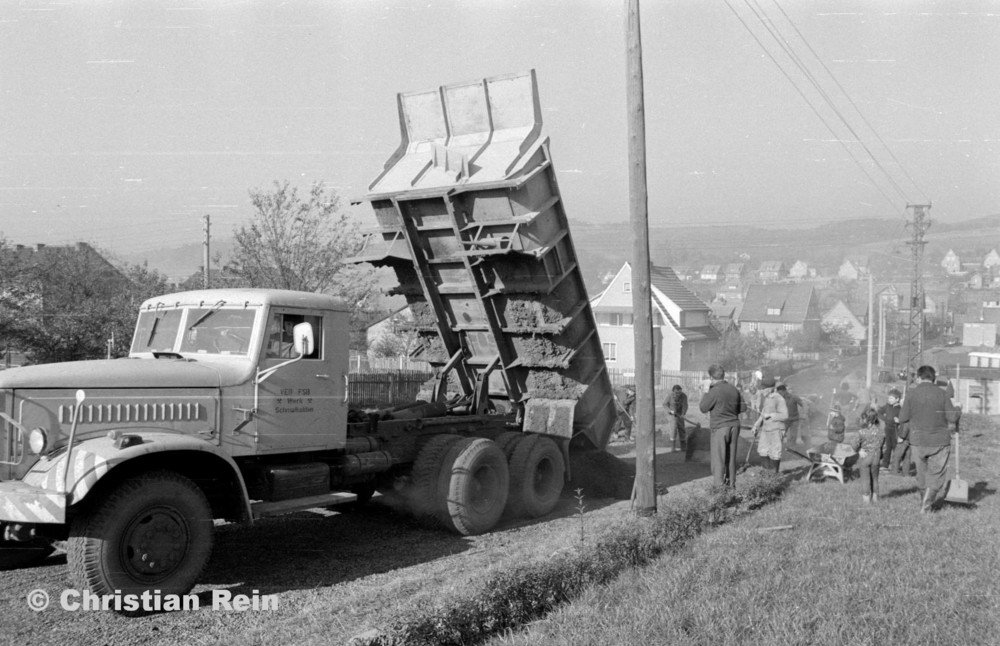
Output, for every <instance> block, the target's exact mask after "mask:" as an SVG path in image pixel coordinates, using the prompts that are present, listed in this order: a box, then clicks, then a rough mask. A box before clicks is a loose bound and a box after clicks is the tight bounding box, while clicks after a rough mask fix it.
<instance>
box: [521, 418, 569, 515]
mask: <svg viewBox="0 0 1000 646" xmlns="http://www.w3.org/2000/svg"><path fill="white" fill-rule="evenodd" d="M565 477H566V461H565V460H564V459H563V455H562V451H560V450H559V447H558V446H556V443H555V442H553V441H552V440H551V439H550V438H547V437H543V436H541V435H531V436H527V437H525V438H524V439H522V440H521V441H520V442H518V443H517V445H516V446H515V448H514V454H513V455H512V456H511V459H510V511H511V513H512V514H514V515H515V516H528V517H529V518H538V517H539V516H544V515H545V514H547V513H549V512H550V511H552V510H553V509H555V506H556V504H558V502H559V496H561V495H562V490H563V484H564V483H565Z"/></svg>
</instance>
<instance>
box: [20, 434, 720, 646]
mask: <svg viewBox="0 0 1000 646" xmlns="http://www.w3.org/2000/svg"><path fill="white" fill-rule="evenodd" d="M699 457H700V458H701V457H703V456H699ZM626 460H627V456H626ZM657 470H658V476H657V478H658V482H660V483H663V484H666V485H667V486H669V487H671V493H670V494H668V495H667V496H665V497H664V498H663V500H664V503H663V504H669V499H670V496H672V495H677V494H676V491H679V490H680V489H683V488H684V487H693V486H701V485H700V483H702V482H704V480H703V479H704V478H705V476H707V475H708V465H707V463H706V462H705V461H704V460H702V459H699V460H698V461H696V462H693V463H684V462H683V457H682V455H681V454H680V453H662V454H660V455H659V456H658V459H657ZM680 483H687V484H680ZM676 485H680V489H676V488H675V486H676ZM572 494H573V492H571V491H568V492H566V494H565V495H564V496H563V499H562V500H561V501H560V504H559V506H558V507H557V509H556V511H555V512H553V513H552V514H551V515H549V516H547V517H545V518H543V519H541V520H538V521H530V522H529V521H507V522H503V523H502V524H501V525H500V527H499V528H498V529H497V530H495V531H493V532H491V533H489V534H486V535H483V536H474V537H461V536H455V535H452V534H448V533H445V532H442V531H438V530H434V529H428V528H424V527H421V526H420V525H419V524H418V523H416V522H414V521H412V520H410V519H409V518H408V517H405V516H402V515H399V514H396V513H394V512H393V511H392V509H391V508H390V507H388V506H386V505H384V504H378V503H376V502H373V504H371V505H370V506H369V508H368V509H367V510H366V511H363V512H355V513H336V512H333V511H315V512H304V513H298V514H294V515H292V516H288V517H284V518H279V519H274V520H268V521H264V522H260V523H258V524H255V525H253V526H245V525H243V526H240V525H224V526H220V527H219V528H218V531H217V533H216V541H215V547H214V551H213V556H212V560H211V562H210V564H209V567H208V569H207V571H206V572H205V573H204V575H203V576H202V578H201V581H202V583H201V585H199V587H197V588H196V589H195V591H194V592H195V593H197V594H198V595H199V601H200V604H199V605H200V608H199V609H198V610H195V611H179V612H165V613H160V614H154V615H150V616H144V617H123V616H120V615H117V614H115V613H112V612H107V611H67V610H64V609H62V608H61V604H60V597H61V595H62V594H63V593H64V591H66V590H72V589H73V584H72V582H71V581H70V579H69V578H68V575H67V571H66V565H65V564H66V560H65V557H64V556H62V555H59V554H57V555H54V556H52V557H50V558H49V559H48V561H46V563H45V564H43V565H41V566H38V567H34V568H30V569H22V570H15V571H10V572H5V573H4V574H3V579H4V582H5V585H4V586H3V591H2V592H0V608H2V611H0V612H2V614H0V643H6V644H18V645H23V644H33V645H36V644H37V645H41V644H74V645H76V644H97V645H100V644H108V645H124V644H138V643H144V644H218V643H226V644H229V643H240V644H256V643H269V644H273V643H317V644H319V643H323V644H330V643H334V644H336V643H345V642H346V641H347V640H348V639H349V638H350V637H352V636H354V635H356V634H358V633H360V632H362V631H363V630H365V629H368V628H372V627H377V626H378V625H379V623H380V619H381V618H383V617H385V616H386V614H387V613H391V612H392V611H393V610H395V609H397V608H398V607H399V606H400V605H401V604H406V603H411V602H413V601H414V600H419V599H425V600H432V599H435V598H438V597H440V596H441V595H442V594H446V593H448V592H449V591H452V590H455V589H457V588H460V587H462V586H466V585H474V584H475V583H476V582H477V581H480V580H481V579H482V577H483V575H484V573H486V572H488V571H489V570H490V569H492V568H496V567H503V566H504V565H507V564H512V563H520V562H524V561H527V560H532V559H543V558H546V557H547V556H549V555H551V554H552V553H554V552H556V551H559V550H564V549H570V548H573V547H574V546H576V545H578V544H579V541H580V534H581V526H582V529H583V532H584V535H585V538H584V540H587V541H589V540H592V539H594V538H596V536H597V535H598V534H599V533H600V531H601V530H602V529H603V528H605V527H607V526H609V525H611V524H613V523H617V522H621V521H622V520H623V519H625V518H627V517H628V514H629V502H628V501H627V500H626V501H618V500H611V499H588V498H586V497H585V498H584V505H585V507H586V508H585V511H584V514H583V520H582V522H581V518H580V514H579V513H578V512H577V510H576V506H577V505H578V504H579V503H578V501H577V500H576V499H574V497H573V495H572ZM37 589H40V590H44V591H45V592H46V593H47V594H48V595H49V599H50V605H49V607H48V609H46V610H44V611H41V612H35V611H32V610H31V609H29V607H28V602H27V597H28V595H29V593H30V592H31V591H33V590H37ZM213 591H228V592H229V593H232V594H233V595H247V596H248V597H250V598H252V597H253V596H254V595H258V598H260V597H259V595H276V602H277V609H274V610H259V611H254V610H249V611H246V612H236V611H228V610H213V609H212V594H213ZM255 591H257V592H256V593H255ZM68 600H69V601H74V600H76V599H75V598H70V599H68Z"/></svg>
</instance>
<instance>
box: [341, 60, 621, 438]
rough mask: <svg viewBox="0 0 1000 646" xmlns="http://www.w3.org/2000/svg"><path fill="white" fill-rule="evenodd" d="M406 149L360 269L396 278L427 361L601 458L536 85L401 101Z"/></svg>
mask: <svg viewBox="0 0 1000 646" xmlns="http://www.w3.org/2000/svg"><path fill="white" fill-rule="evenodd" d="M398 104H399V118H400V125H401V130H402V143H401V144H400V146H399V148H398V149H397V150H396V152H395V153H394V154H393V155H392V156H391V157H390V158H389V160H388V161H387V162H386V164H385V167H384V168H383V170H382V172H381V173H380V174H379V176H378V177H377V178H376V179H375V180H374V181H373V182H372V183H371V185H370V186H369V194H368V195H367V196H366V198H365V199H366V200H367V201H369V202H371V205H372V208H373V209H374V211H375V216H376V219H377V221H378V223H379V234H378V235H371V236H369V237H368V241H367V244H366V247H365V250H364V251H363V252H362V255H361V256H359V257H358V258H356V259H355V260H358V261H367V262H371V263H373V264H376V265H381V266H390V267H392V268H393V269H394V270H395V272H396V276H397V279H398V281H399V287H398V288H397V290H396V293H399V294H402V295H404V296H405V297H406V300H407V302H408V303H409V304H410V306H411V308H412V310H413V313H414V319H415V320H414V326H415V329H416V331H417V332H418V334H419V335H420V336H421V337H422V338H423V350H422V352H421V356H420V357H418V358H424V359H426V360H427V361H429V362H430V363H431V364H432V366H433V367H434V368H435V369H437V370H439V371H440V370H445V371H449V372H450V373H451V374H454V375H455V377H456V379H455V384H456V386H457V387H458V388H459V389H460V390H461V392H462V393H464V394H467V395H472V394H474V393H476V392H477V383H480V384H482V383H488V380H489V377H490V373H491V372H492V371H494V370H496V371H498V372H499V374H500V375H501V376H502V383H503V386H504V387H505V390H506V397H507V398H508V399H509V401H510V402H512V403H513V404H514V405H515V407H517V408H518V410H519V411H520V412H521V413H522V421H523V428H524V430H525V431H530V432H535V433H542V434H546V435H552V436H556V437H563V438H571V437H572V438H573V439H574V441H575V442H582V441H584V440H586V441H587V442H589V443H590V444H592V445H593V446H595V447H598V448H602V447H604V446H605V445H606V444H607V441H608V438H609V436H610V433H611V428H612V425H613V422H614V419H615V408H614V403H613V398H612V390H611V383H610V380H609V378H608V374H607V370H606V367H605V363H604V355H603V352H602V348H601V342H600V339H599V338H598V335H597V326H596V325H595V322H594V315H593V312H592V311H591V309H590V303H589V299H588V297H587V291H586V289H585V287H584V283H583V278H582V275H581V272H580V268H579V265H578V260H577V256H576V251H575V250H574V248H573V242H572V238H571V236H570V232H569V226H568V224H567V220H566V213H565V210H564V207H563V202H562V199H561V197H560V194H559V187H558V185H557V183H556V177H555V171H554V169H553V165H552V159H551V157H550V155H549V144H548V139H547V138H543V137H542V136H541V108H540V105H539V100H538V88H537V83H536V79H535V75H534V72H531V73H528V74H522V75H514V76H502V77H495V78H488V79H484V80H480V81H476V82H473V83H463V84H458V85H450V86H445V87H441V88H438V89H435V90H432V91H429V92H416V93H410V94H400V95H399V96H398Z"/></svg>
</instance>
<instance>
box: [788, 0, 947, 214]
mask: <svg viewBox="0 0 1000 646" xmlns="http://www.w3.org/2000/svg"><path fill="white" fill-rule="evenodd" d="M771 1H772V2H774V5H775V6H776V7H778V11H780V12H781V14H782V15H783V16H784V17H785V20H787V21H788V24H790V25H791V26H792V29H794V30H795V33H796V34H798V36H799V38H800V39H801V40H802V42H803V43H804V44H805V46H806V48H807V49H808V50H809V51H810V52H811V53H812V55H813V57H814V58H815V59H816V61H817V62H818V63H819V64H820V66H821V67H822V68H823V69H824V70H825V71H826V73H827V74H828V75H829V76H830V78H831V79H832V80H833V82H834V83H835V84H836V86H837V87H838V88H840V91H841V92H842V93H843V94H844V97H846V98H847V101H848V102H849V103H850V104H851V106H852V107H853V108H854V110H855V112H857V113H858V116H860V117H861V120H862V121H863V122H864V123H865V125H866V126H868V129H869V130H871V131H872V133H873V134H874V135H875V138H876V139H878V141H879V143H881V144H882V147H883V148H885V150H886V152H888V153H889V156H890V157H892V160H893V161H894V162H896V165H897V166H899V169H900V170H901V171H902V172H903V174H904V175H905V176H906V179H908V180H910V183H911V184H913V187H914V188H915V189H917V192H918V193H920V196H921V198H923V200H924V201H925V202H929V201H930V200H928V199H927V195H926V193H924V191H923V189H921V188H920V185H919V184H917V181H916V180H915V179H913V177H912V176H911V175H910V173H909V172H908V171H907V170H906V167H905V166H903V163H902V162H901V161H899V159H898V158H897V157H896V155H895V154H894V153H893V152H892V148H890V147H889V145H888V144H887V143H885V140H884V139H882V136H881V135H880V134H879V133H878V130H876V129H875V126H873V125H872V124H871V122H869V121H868V119H867V118H866V117H865V113H864V112H862V111H861V108H859V107H858V105H857V103H855V102H854V99H852V98H851V95H850V94H849V93H848V92H847V90H846V89H845V88H844V86H843V85H841V84H840V81H839V80H838V79H837V77H836V76H835V75H834V73H833V71H832V70H831V69H830V68H829V67H827V65H826V63H824V62H823V59H822V58H820V56H819V54H817V53H816V50H814V49H813V48H812V45H810V44H809V41H808V40H806V37H805V36H804V35H803V34H802V32H801V31H800V30H799V28H798V26H797V25H796V24H795V22H793V21H792V19H791V17H790V16H789V15H788V14H787V13H786V12H785V10H784V9H783V8H782V6H781V5H780V4H779V3H778V0H771Z"/></svg>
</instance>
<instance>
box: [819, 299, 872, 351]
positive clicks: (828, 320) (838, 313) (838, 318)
mask: <svg viewBox="0 0 1000 646" xmlns="http://www.w3.org/2000/svg"><path fill="white" fill-rule="evenodd" d="M867 309H868V306H867V304H865V305H864V306H863V312H856V311H854V310H852V309H851V308H850V307H848V306H847V305H846V304H845V303H844V301H839V300H838V301H837V302H836V303H835V304H834V306H833V307H831V308H830V309H829V310H828V311H827V312H826V313H824V314H823V319H822V320H821V321H820V327H821V328H823V329H828V328H832V327H843V328H845V329H846V330H847V335H848V336H849V337H851V339H853V340H854V342H855V343H856V344H858V345H861V344H862V343H864V342H865V341H866V340H867V339H868V317H867V315H866V314H867Z"/></svg>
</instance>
